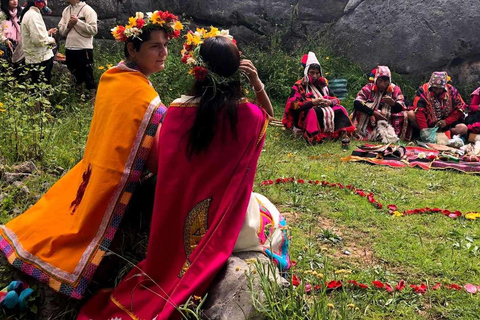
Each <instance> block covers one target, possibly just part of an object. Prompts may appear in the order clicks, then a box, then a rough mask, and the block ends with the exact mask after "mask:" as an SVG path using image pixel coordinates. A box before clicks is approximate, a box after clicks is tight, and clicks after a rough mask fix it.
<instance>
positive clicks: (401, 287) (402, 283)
mask: <svg viewBox="0 0 480 320" xmlns="http://www.w3.org/2000/svg"><path fill="white" fill-rule="evenodd" d="M403 288H405V281H404V280H403V279H402V280H400V282H399V283H398V284H397V285H396V286H395V290H397V291H402V290H403Z"/></svg>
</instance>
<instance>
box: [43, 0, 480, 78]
mask: <svg viewBox="0 0 480 320" xmlns="http://www.w3.org/2000/svg"><path fill="white" fill-rule="evenodd" d="M87 2H88V3H89V4H90V5H91V6H92V7H93V8H94V9H95V10H96V11H97V13H98V16H99V19H100V21H99V34H98V36H97V37H98V38H106V39H108V38H111V35H110V28H111V27H113V26H114V25H115V24H116V21H121V22H125V21H126V19H127V17H128V16H131V15H133V14H134V13H135V12H136V11H143V12H147V11H153V10H155V9H162V10H169V11H171V12H174V13H175V14H177V15H183V16H184V17H187V18H191V19H192V24H193V25H204V26H208V25H215V26H221V27H226V28H230V29H231V30H232V34H234V36H235V37H236V38H237V39H238V40H239V41H240V42H245V43H256V44H261V42H260V41H259V40H261V38H262V36H264V35H270V34H272V33H273V32H275V31H276V30H279V29H282V30H284V31H286V32H285V37H284V41H285V45H286V46H287V47H295V46H296V44H298V43H303V42H304V41H305V40H306V39H307V38H309V37H313V36H317V35H319V34H320V35H323V36H324V38H323V40H324V43H325V44H328V43H329V44H330V45H333V48H334V50H335V51H336V53H337V54H340V55H344V56H347V57H350V58H351V59H352V60H353V61H355V62H356V63H358V64H360V65H361V66H362V67H363V68H364V69H365V70H366V71H368V70H371V69H372V68H373V67H375V66H376V65H377V64H386V65H389V66H390V67H391V68H392V69H393V70H394V71H396V72H398V73H404V74H412V75H416V76H419V77H423V78H427V77H428V75H429V73H430V72H432V71H435V70H447V71H449V72H450V73H451V74H452V75H453V78H454V81H455V82H456V83H457V82H460V83H470V84H471V83H474V82H476V81H478V80H480V72H479V71H480V67H479V65H480V42H478V41H477V40H478V37H477V36H476V32H477V30H478V29H479V28H480V19H479V13H478V0H459V1H437V2H435V3H430V2H426V1H416V0H400V1H385V0H323V1H315V0H302V1H299V0H263V1H253V0H245V1H234V0H222V1H220V0H212V1H200V0H182V1H180V0H162V1H160V0H99V1H91V0H90V1H87ZM49 5H50V6H51V7H52V9H53V11H54V16H52V17H48V18H47V19H46V20H48V22H49V24H50V25H53V24H55V23H57V22H58V19H59V16H60V15H61V12H62V10H63V8H65V6H66V4H65V3H64V1H61V0H51V1H50V2H49ZM265 44H266V45H268V42H265V43H264V45H265Z"/></svg>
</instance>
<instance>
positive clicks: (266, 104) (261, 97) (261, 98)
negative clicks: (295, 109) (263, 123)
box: [238, 59, 274, 118]
mask: <svg viewBox="0 0 480 320" xmlns="http://www.w3.org/2000/svg"><path fill="white" fill-rule="evenodd" d="M238 69H240V72H241V73H243V74H244V75H246V76H247V79H248V82H249V83H250V85H251V86H252V87H253V90H255V96H256V101H257V104H258V105H259V106H261V107H262V108H263V109H264V110H265V111H266V112H267V114H268V116H269V118H271V117H272V118H273V116H274V114H273V106H272V103H271V102H270V99H269V98H268V95H267V93H266V92H265V86H264V85H263V83H262V81H261V80H260V78H259V77H258V72H257V68H255V66H254V65H253V63H252V61H250V60H246V59H243V60H241V61H240V66H239V67H238Z"/></svg>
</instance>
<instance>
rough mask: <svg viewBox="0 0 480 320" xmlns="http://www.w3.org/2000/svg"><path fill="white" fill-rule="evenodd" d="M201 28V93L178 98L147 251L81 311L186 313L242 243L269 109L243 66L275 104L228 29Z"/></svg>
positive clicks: (84, 314)
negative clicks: (244, 81) (252, 97)
mask: <svg viewBox="0 0 480 320" xmlns="http://www.w3.org/2000/svg"><path fill="white" fill-rule="evenodd" d="M202 32H203V31H201V30H200V32H198V31H197V34H193V33H192V34H190V35H189V36H190V38H192V37H197V36H198V37H199V38H200V39H197V40H199V42H200V43H201V45H200V48H199V50H194V48H193V47H195V46H196V43H195V44H189V43H188V41H189V40H187V44H186V49H185V50H186V54H187V55H188V54H189V52H192V54H193V55H192V56H189V57H187V59H184V60H185V61H187V60H188V59H190V60H188V61H189V63H190V64H191V65H192V74H194V75H195V77H196V79H197V81H196V82H195V85H194V87H193V90H192V92H193V96H182V97H181V98H180V99H177V100H175V101H174V102H173V103H172V104H171V105H170V107H169V109H168V111H167V114H166V116H165V119H164V121H163V123H162V129H161V131H160V137H159V143H158V153H157V156H158V176H157V179H158V180H157V181H158V182H157V188H156V193H155V204H154V211H153V218H152V224H151V230H150V240H149V245H148V250H147V257H146V259H145V260H143V261H142V262H140V263H139V264H138V265H137V266H136V267H134V268H133V269H132V270H131V272H130V273H129V274H128V275H127V276H125V277H124V279H123V281H122V282H121V283H120V284H119V285H118V286H117V287H116V288H115V289H114V290H113V291H103V292H101V293H99V294H98V295H97V296H95V297H93V298H92V299H91V300H90V301H89V302H88V303H87V304H86V305H85V306H84V308H83V309H82V310H81V312H80V314H79V316H78V319H119V318H120V319H157V320H160V319H178V318H180V317H181V314H180V313H179V312H178V311H177V310H178V306H179V305H181V304H183V303H185V301H186V300H187V299H188V297H190V296H192V295H198V296H201V295H203V294H204V293H205V291H206V289H207V288H208V286H209V284H210V283H211V281H212V280H213V278H214V277H215V275H216V273H217V272H218V271H219V270H220V268H221V267H222V266H223V265H224V263H225V262H226V261H227V259H228V257H229V256H230V255H231V253H232V251H233V249H234V246H235V243H236V241H237V237H238V234H239V233H240V230H241V228H242V223H243V221H244V219H245V212H246V210H247V206H248V203H249V201H250V197H251V192H252V187H253V181H254V177H255V171H256V167H257V161H258V158H259V156H260V152H261V150H262V146H263V141H264V136H265V132H266V128H267V125H268V116H267V114H266V112H265V111H264V110H263V109H261V108H259V107H258V106H256V105H254V104H251V103H249V102H247V101H245V100H244V99H242V97H243V93H242V90H241V87H240V76H239V72H238V71H239V69H240V70H241V71H243V72H245V73H247V75H249V79H250V81H251V83H252V85H253V87H254V89H255V91H256V92H257V101H259V102H261V101H263V103H262V106H264V107H265V108H266V109H267V110H271V104H270V102H269V100H268V97H267V96H266V94H265V92H264V90H263V85H262V84H261V82H260V81H259V80H258V75H257V74H256V70H255V68H254V66H253V65H252V64H251V62H249V61H245V60H244V61H240V53H239V51H238V49H237V47H236V45H235V44H234V43H233V42H232V41H231V40H230V39H229V38H228V36H227V35H228V33H227V32H226V31H218V30H217V29H215V28H212V31H211V33H210V32H209V33H208V34H203V33H202ZM207 35H208V37H207ZM221 35H223V36H221ZM204 36H205V37H204ZM205 38H206V40H205V41H204V42H203V40H204V39H205ZM187 39H189V38H187ZM197 43H198V42H197ZM197 48H198V46H197ZM197 53H198V55H199V56H196V54H197Z"/></svg>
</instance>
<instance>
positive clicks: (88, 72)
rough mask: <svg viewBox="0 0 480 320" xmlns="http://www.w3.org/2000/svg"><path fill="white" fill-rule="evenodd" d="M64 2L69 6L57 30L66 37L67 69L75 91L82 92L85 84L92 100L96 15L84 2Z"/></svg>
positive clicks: (78, 0)
mask: <svg viewBox="0 0 480 320" xmlns="http://www.w3.org/2000/svg"><path fill="white" fill-rule="evenodd" d="M66 2H67V3H68V4H69V6H68V7H66V8H65V9H64V10H63V13H62V19H61V20H60V22H59V23H58V29H59V32H60V34H61V35H62V36H64V37H67V41H66V43H65V48H66V51H65V55H66V58H67V67H68V69H69V70H70V72H71V73H72V74H73V76H74V77H75V83H76V85H77V91H78V92H82V85H83V83H84V82H85V87H86V89H87V90H89V91H90V98H91V99H93V98H94V97H95V88H96V85H95V80H94V78H93V36H95V35H96V34H97V13H96V12H95V10H93V9H92V7H90V6H89V5H88V4H86V3H85V2H84V1H80V0H66Z"/></svg>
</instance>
